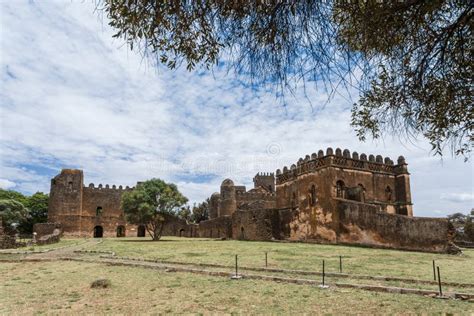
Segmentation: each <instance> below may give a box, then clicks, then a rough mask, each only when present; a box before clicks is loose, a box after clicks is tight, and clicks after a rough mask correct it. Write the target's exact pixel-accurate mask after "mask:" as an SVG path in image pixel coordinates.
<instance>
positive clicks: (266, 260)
mask: <svg viewBox="0 0 474 316" xmlns="http://www.w3.org/2000/svg"><path fill="white" fill-rule="evenodd" d="M265 268H268V256H267V252H266V251H265Z"/></svg>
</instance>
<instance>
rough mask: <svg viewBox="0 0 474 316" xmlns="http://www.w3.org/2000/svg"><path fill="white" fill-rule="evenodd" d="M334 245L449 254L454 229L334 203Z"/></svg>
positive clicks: (442, 222)
mask: <svg viewBox="0 0 474 316" xmlns="http://www.w3.org/2000/svg"><path fill="white" fill-rule="evenodd" d="M337 213H338V218H339V221H338V222H339V229H338V234H337V235H338V238H337V242H338V243H346V244H359V245H367V246H375V247H383V248H395V249H403V250H414V251H427V252H442V253H452V252H458V251H459V250H458V249H456V247H455V246H454V244H453V243H452V240H453V237H454V227H453V226H452V225H451V224H450V223H449V222H448V220H447V219H441V218H423V217H407V216H403V215H397V214H388V213H385V212H381V211H379V208H378V207H377V206H374V205H369V204H365V203H359V202H353V201H347V200H342V199H340V200H337Z"/></svg>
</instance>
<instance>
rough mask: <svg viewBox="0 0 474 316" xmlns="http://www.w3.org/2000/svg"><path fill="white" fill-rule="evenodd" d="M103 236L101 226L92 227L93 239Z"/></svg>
mask: <svg viewBox="0 0 474 316" xmlns="http://www.w3.org/2000/svg"><path fill="white" fill-rule="evenodd" d="M103 235H104V229H103V228H102V226H96V227H94V238H102V236H103Z"/></svg>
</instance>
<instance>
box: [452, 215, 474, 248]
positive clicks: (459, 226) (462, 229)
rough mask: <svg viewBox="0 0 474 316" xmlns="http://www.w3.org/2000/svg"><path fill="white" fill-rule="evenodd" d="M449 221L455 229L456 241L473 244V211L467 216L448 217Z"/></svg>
mask: <svg viewBox="0 0 474 316" xmlns="http://www.w3.org/2000/svg"><path fill="white" fill-rule="evenodd" d="M448 219H449V221H450V222H451V223H452V224H453V225H454V227H455V229H456V239H457V240H465V241H471V242H474V209H473V210H471V213H470V214H469V215H466V214H463V213H459V212H458V213H454V214H451V215H448Z"/></svg>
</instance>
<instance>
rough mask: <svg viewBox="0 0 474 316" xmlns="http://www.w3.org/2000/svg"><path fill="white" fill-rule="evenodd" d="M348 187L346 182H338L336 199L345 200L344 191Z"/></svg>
mask: <svg viewBox="0 0 474 316" xmlns="http://www.w3.org/2000/svg"><path fill="white" fill-rule="evenodd" d="M345 188H346V186H345V185H344V181H342V180H339V181H337V182H336V197H339V198H344V190H345Z"/></svg>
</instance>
